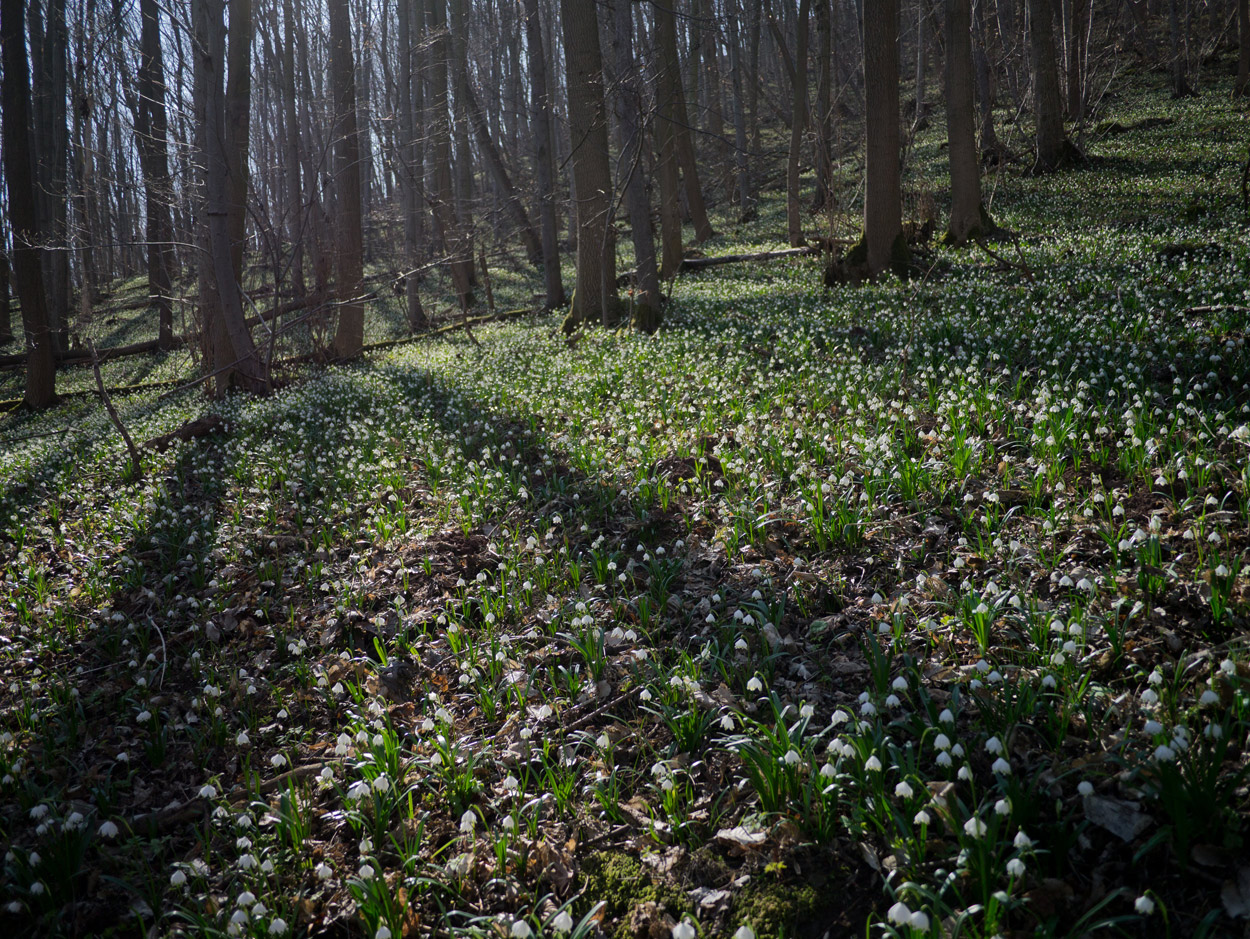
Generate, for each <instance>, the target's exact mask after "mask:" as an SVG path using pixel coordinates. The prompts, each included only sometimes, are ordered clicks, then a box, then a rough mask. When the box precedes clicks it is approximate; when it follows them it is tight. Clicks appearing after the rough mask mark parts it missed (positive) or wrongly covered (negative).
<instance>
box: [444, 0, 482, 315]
mask: <svg viewBox="0 0 1250 939" xmlns="http://www.w3.org/2000/svg"><path fill="white" fill-rule="evenodd" d="M448 11H449V15H450V25H451V30H450V35H451V55H452V90H453V93H454V96H455V108H454V115H455V119H454V121H453V123H452V135H453V141H454V143H455V147H456V163H455V172H456V215H457V217H458V219H459V221H460V230H459V235H460V247H459V260H460V264H461V265H462V268H461V270H462V275H463V276H464V277H465V279H466V280H467V282H468V284H469V285H470V286H474V285H476V284H477V273H476V268H475V267H474V266H473V258H474V255H475V252H474V248H473V242H474V232H473V209H474V204H473V200H474V179H473V151H472V149H471V148H470V147H469V124H470V123H471V120H472V119H471V118H470V116H469V109H468V99H469V58H468V41H469V0H448ZM466 296H467V294H466Z"/></svg>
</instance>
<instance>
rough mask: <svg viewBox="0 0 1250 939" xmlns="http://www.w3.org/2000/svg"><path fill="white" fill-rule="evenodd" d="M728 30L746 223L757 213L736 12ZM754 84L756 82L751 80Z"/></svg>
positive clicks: (740, 190)
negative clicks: (753, 196) (753, 198)
mask: <svg viewBox="0 0 1250 939" xmlns="http://www.w3.org/2000/svg"><path fill="white" fill-rule="evenodd" d="M726 20H727V25H728V28H729V71H730V72H731V78H732V80H733V120H734V147H735V153H734V163H735V165H736V167H737V171H738V211H739V213H740V214H739V219H740V220H741V221H747V220H748V219H749V218H750V217H751V216H752V214H753V212H754V207H753V205H752V199H751V164H750V160H749V156H750V154H749V150H748V148H749V147H750V143H749V141H748V139H747V121H746V108H745V106H744V102H743V98H744V97H745V94H746V92H745V87H744V86H745V84H746V80H744V78H743V75H742V50H741V49H739V48H738V40H739V31H738V11H737V10H733V11H731V12H730V14H729V16H727V17H726ZM750 80H751V81H752V82H754V80H755V79H754V78H751V79H750Z"/></svg>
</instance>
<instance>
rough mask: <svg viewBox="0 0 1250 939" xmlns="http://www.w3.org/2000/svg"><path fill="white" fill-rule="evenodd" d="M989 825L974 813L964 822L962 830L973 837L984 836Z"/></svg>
mask: <svg viewBox="0 0 1250 939" xmlns="http://www.w3.org/2000/svg"><path fill="white" fill-rule="evenodd" d="M988 828H989V826H988V825H986V824H985V822H983V821H981V819H979V818H977V817H976V816H975V815H974V816H973V817H972V818H970V819H968V820H967V821H966V822H964V831H965V832H966V833H967V834H969V835H971V836H972V837H973V838H984V837H985V832H986V831H987V830H988Z"/></svg>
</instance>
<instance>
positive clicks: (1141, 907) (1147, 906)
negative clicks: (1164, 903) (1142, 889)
mask: <svg viewBox="0 0 1250 939" xmlns="http://www.w3.org/2000/svg"><path fill="white" fill-rule="evenodd" d="M1133 909H1135V910H1136V911H1137V912H1138V913H1140V914H1141V915H1142V916H1149V915H1150V914H1151V913H1153V912H1154V911H1155V901H1154V900H1152V899H1150V897H1148V896H1146V894H1144V893H1143V894H1142V895H1141V896H1140V897H1138V898H1137V899H1136V900H1134V901H1133Z"/></svg>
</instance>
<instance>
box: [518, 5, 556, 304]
mask: <svg viewBox="0 0 1250 939" xmlns="http://www.w3.org/2000/svg"><path fill="white" fill-rule="evenodd" d="M524 2H525V44H526V60H527V61H528V62H529V72H530V102H531V105H530V106H531V108H532V111H533V124H534V127H533V140H534V177H535V181H536V182H537V186H538V193H537V195H538V223H539V226H540V228H541V232H542V249H543V289H544V291H545V293H546V305H547V309H549V310H552V309H555V308H556V307H559V306H563V305H564V283H563V281H562V280H561V275H560V243H559V234H558V229H557V227H556V184H555V175H556V170H555V163H554V162H553V161H552V158H551V141H552V137H551V133H552V132H551V114H552V110H553V109H552V99H551V94H550V92H549V91H548V89H547V56H546V50H545V49H544V48H543V27H542V20H541V18H540V16H539V10H538V0H524Z"/></svg>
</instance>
